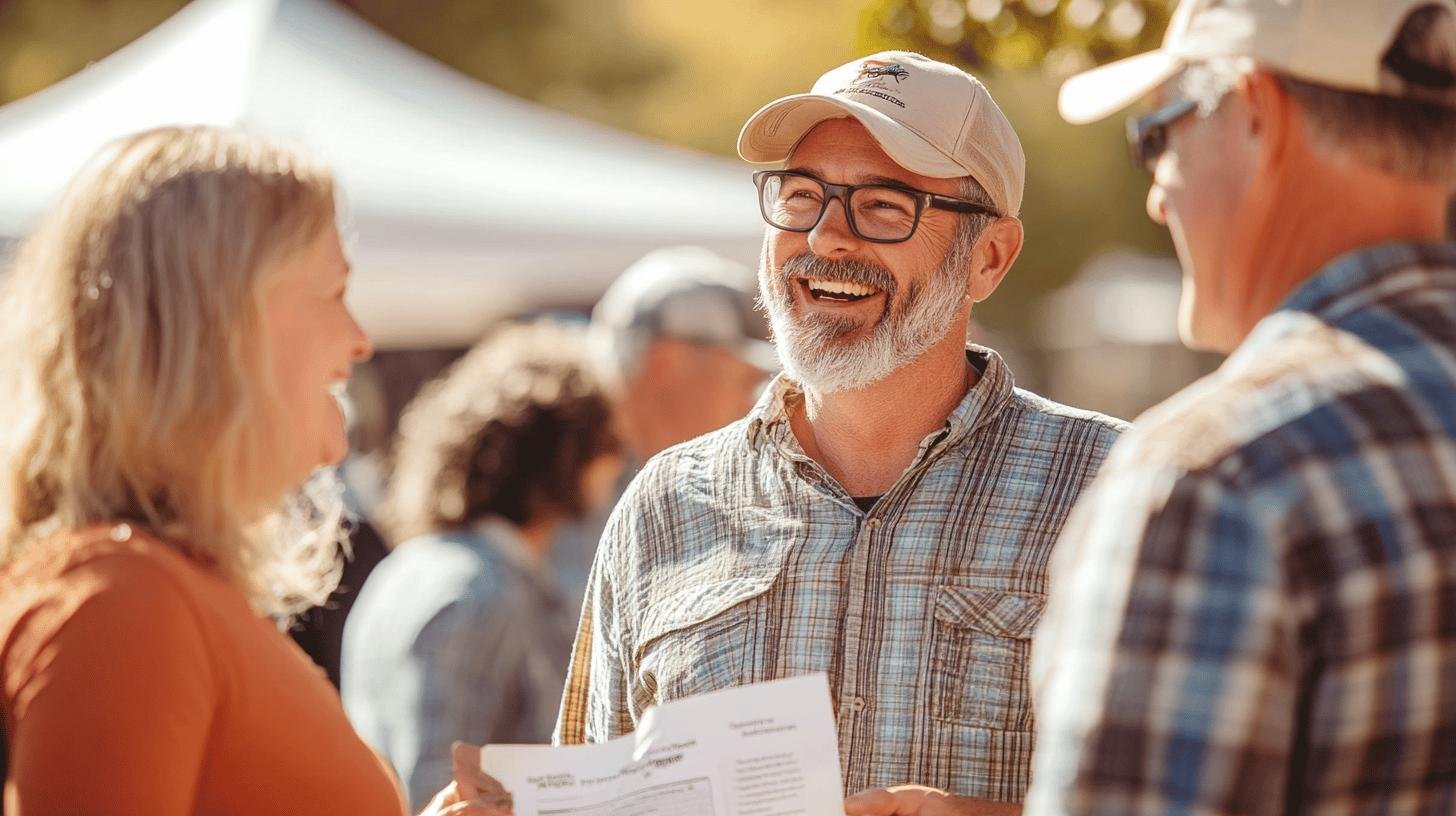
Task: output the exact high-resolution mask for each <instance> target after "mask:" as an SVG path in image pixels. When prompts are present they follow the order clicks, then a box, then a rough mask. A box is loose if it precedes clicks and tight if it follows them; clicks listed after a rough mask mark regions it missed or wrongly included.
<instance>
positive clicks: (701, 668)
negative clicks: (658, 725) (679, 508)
mask: <svg viewBox="0 0 1456 816" xmlns="http://www.w3.org/2000/svg"><path fill="white" fill-rule="evenodd" d="M773 582H774V574H773V573H762V574H748V575H741V576H735V577H733V578H729V579H725V580H718V581H709V582H704V583H696V584H694V583H692V582H688V583H689V585H688V586H686V587H684V589H683V590H682V591H681V592H677V593H675V594H674V595H673V596H671V597H669V598H664V599H662V600H661V601H659V602H658V603H657V604H656V605H655V607H654V608H653V609H651V610H649V611H648V613H647V614H646V615H644V616H643V623H644V625H643V628H642V636H641V641H640V645H639V646H638V647H637V649H636V655H635V657H636V672H635V673H634V677H633V683H632V696H633V702H634V703H635V704H636V706H635V707H636V708H637V710H638V711H639V712H640V711H642V710H644V709H646V707H647V706H650V705H656V704H658V703H663V702H667V701H668V700H676V699H680V698H683V697H688V696H691V695H694V694H702V693H704V692H709V691H717V690H719V689H724V688H729V687H732V686H739V685H743V684H744V683H747V682H751V681H752V680H753V679H754V678H752V677H749V676H748V670H747V667H746V665H745V663H746V660H747V657H748V651H749V649H750V647H751V641H750V637H751V634H752V633H751V631H750V619H749V615H750V612H751V611H752V607H753V606H754V603H753V602H754V601H755V600H757V599H758V598H760V597H761V596H762V595H763V594H764V593H765V592H767V591H768V589H769V587H770V586H772V585H773Z"/></svg>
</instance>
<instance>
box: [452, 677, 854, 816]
mask: <svg viewBox="0 0 1456 816" xmlns="http://www.w3.org/2000/svg"><path fill="white" fill-rule="evenodd" d="M481 766H482V768H483V770H485V772H486V773H488V774H490V775H491V776H493V777H495V778H496V779H498V780H500V782H501V784H502V785H504V786H505V787H506V789H507V790H509V791H510V792H511V795H512V796H513V797H514V798H515V816H840V814H843V813H844V798H843V795H842V783H841V780H840V776H839V746H838V740H837V738H836V736H835V729H834V715H833V712H832V711H831V710H830V700H829V681H828V679H827V678H826V677H825V676H824V675H823V674H810V675H805V676H803V677H793V678H789V679H787V680H774V681H770V682H767V683H756V684H754V685H749V686H740V687H738V688H732V689H727V690H724V691H716V692H713V693H711V694H703V695H700V696H697V697H689V698H686V699H683V700H674V701H672V702H669V703H664V704H663V705H661V706H658V707H657V708H653V709H649V710H648V711H647V713H646V714H644V715H643V717H642V722H641V723H640V724H639V725H638V728H637V730H636V731H635V732H633V733H631V734H627V735H625V736H622V737H618V738H617V739H614V740H612V741H610V742H602V743H594V744H590V745H568V746H561V747H552V746H549V745H489V746H486V748H485V751H484V752H483V753H482V754H481Z"/></svg>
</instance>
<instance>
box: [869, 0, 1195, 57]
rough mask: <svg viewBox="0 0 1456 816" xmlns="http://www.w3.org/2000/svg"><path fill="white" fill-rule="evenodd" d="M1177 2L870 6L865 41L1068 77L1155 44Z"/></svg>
mask: <svg viewBox="0 0 1456 816" xmlns="http://www.w3.org/2000/svg"><path fill="white" fill-rule="evenodd" d="M1172 6H1173V3H1172V0H871V2H869V3H868V4H867V5H866V6H865V11H864V17H863V19H862V24H861V38H862V39H863V40H864V41H866V42H867V43H868V44H872V45H875V46H878V47H881V48H905V49H909V50H913V51H919V52H921V53H924V54H927V55H930V56H934V57H936V58H938V59H942V60H945V61H948V62H954V63H957V64H959V65H963V66H965V67H967V68H969V69H971V70H986V69H1000V70H1026V69H1041V70H1046V71H1048V72H1050V73H1052V74H1060V75H1066V74H1070V73H1072V72H1074V71H1078V70H1081V69H1083V68H1086V67H1089V66H1091V65H1093V64H1097V63H1103V62H1108V61H1111V60H1113V59H1117V58H1119V57H1124V56H1128V55H1131V54H1137V53H1141V52H1143V51H1148V50H1151V49H1153V48H1156V47H1157V46H1158V43H1159V42H1160V41H1161V39H1162V36H1163V31H1164V29H1165V28H1167V25H1168V18H1169V17H1170V15H1171V14H1172Z"/></svg>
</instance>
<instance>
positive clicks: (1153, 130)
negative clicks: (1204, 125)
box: [1127, 99, 1198, 173]
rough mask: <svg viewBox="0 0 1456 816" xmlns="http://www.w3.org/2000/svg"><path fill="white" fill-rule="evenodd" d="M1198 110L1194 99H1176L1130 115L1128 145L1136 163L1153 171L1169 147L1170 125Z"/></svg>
mask: <svg viewBox="0 0 1456 816" xmlns="http://www.w3.org/2000/svg"><path fill="white" fill-rule="evenodd" d="M1197 109H1198V103H1197V102H1194V101H1193V100H1192V99H1175V100H1173V101H1172V102H1169V103H1168V104H1166V105H1164V106H1163V107H1161V108H1158V109H1157V110H1155V111H1153V112H1152V113H1149V114H1147V115H1146V116H1133V117H1128V120H1127V148H1128V152H1129V153H1130V154H1131V156H1132V162H1133V164H1136V165H1137V166H1138V167H1142V168H1144V169H1145V170H1147V171H1148V172H1149V173H1151V172H1153V170H1154V168H1156V167H1157V166H1158V159H1160V158H1162V157H1163V154H1164V153H1165V152H1167V150H1168V128H1169V127H1171V126H1172V125H1173V123H1174V122H1177V121H1178V120H1179V119H1182V118H1183V117H1185V116H1187V115H1188V114H1190V113H1192V112H1194V111H1195V110H1197Z"/></svg>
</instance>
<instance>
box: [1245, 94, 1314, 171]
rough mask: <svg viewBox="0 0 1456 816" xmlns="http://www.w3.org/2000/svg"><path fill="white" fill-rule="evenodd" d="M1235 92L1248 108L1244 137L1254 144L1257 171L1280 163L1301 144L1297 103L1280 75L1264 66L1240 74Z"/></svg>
mask: <svg viewBox="0 0 1456 816" xmlns="http://www.w3.org/2000/svg"><path fill="white" fill-rule="evenodd" d="M1234 93H1236V94H1238V96H1239V98H1240V99H1241V100H1242V102H1243V104H1244V107H1245V108H1246V110H1247V111H1248V130H1247V132H1246V133H1245V134H1244V136H1245V137H1246V138H1249V139H1251V140H1254V141H1255V143H1256V144H1257V149H1258V153H1259V158H1258V164H1259V171H1260V172H1261V173H1263V172H1265V171H1267V170H1269V169H1270V168H1273V167H1277V166H1280V165H1281V164H1283V162H1284V159H1285V158H1286V157H1287V155H1288V153H1289V151H1290V150H1291V149H1297V148H1298V146H1299V145H1300V144H1301V143H1302V138H1303V136H1304V130H1303V125H1304V120H1303V119H1302V118H1301V116H1302V115H1301V112H1300V109H1299V103H1297V102H1295V101H1294V98H1293V97H1292V96H1290V95H1289V91H1288V90H1287V89H1286V88H1285V87H1284V84H1283V83H1282V82H1280V81H1279V77H1277V76H1275V75H1274V74H1273V73H1271V72H1269V71H1267V70H1265V69H1263V68H1255V69H1253V70H1251V71H1248V72H1247V73H1244V74H1242V75H1240V76H1239V80H1238V82H1237V84H1236V85H1235V86H1234Z"/></svg>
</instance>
